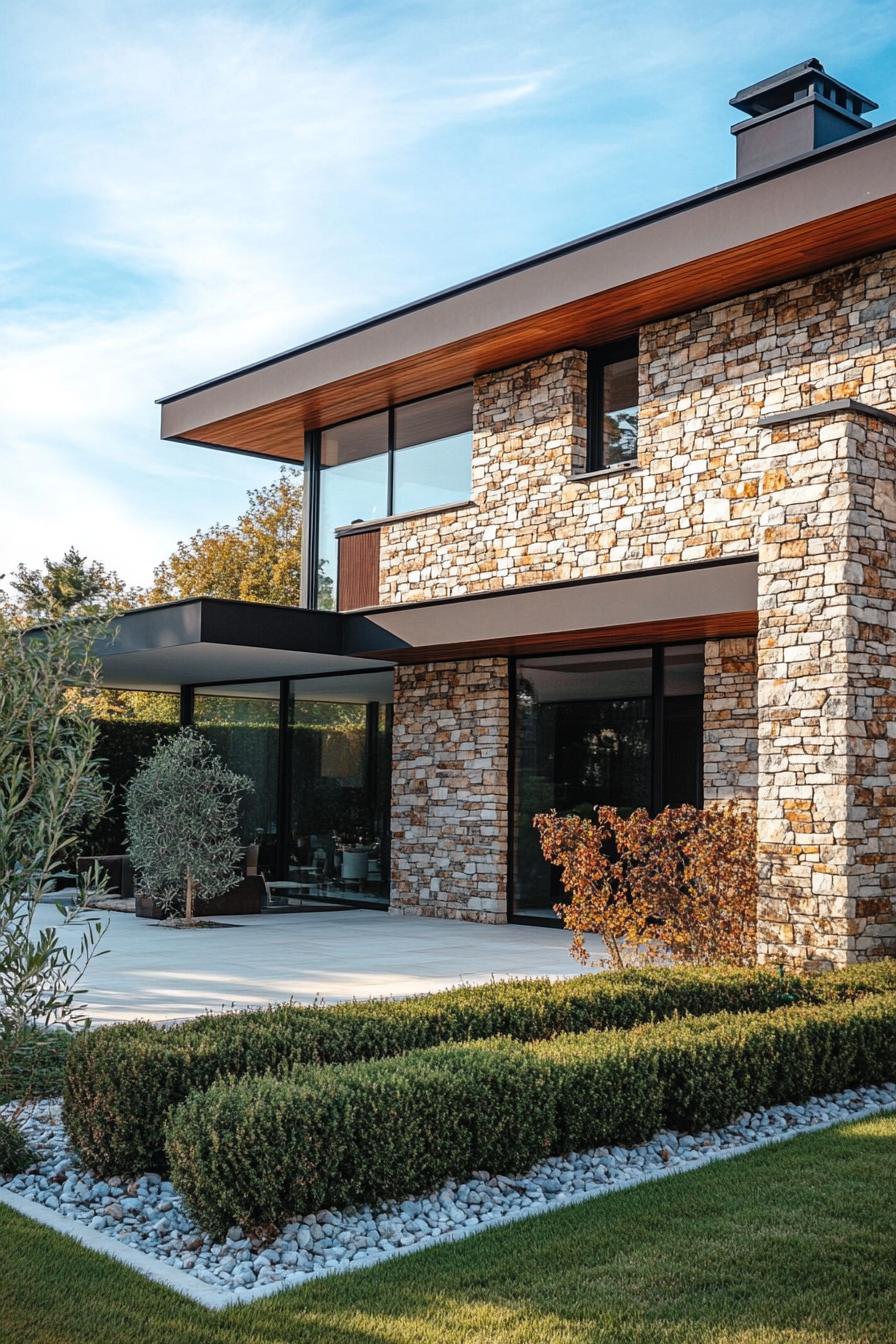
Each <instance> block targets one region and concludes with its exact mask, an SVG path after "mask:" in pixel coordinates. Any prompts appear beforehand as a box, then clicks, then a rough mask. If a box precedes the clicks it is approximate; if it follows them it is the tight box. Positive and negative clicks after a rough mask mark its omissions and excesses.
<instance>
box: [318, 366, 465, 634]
mask: <svg viewBox="0 0 896 1344" xmlns="http://www.w3.org/2000/svg"><path fill="white" fill-rule="evenodd" d="M472 456H473V389H472V387H471V386H467V387H459V388H455V389H454V390H453V391H452V392H442V393H439V394H437V395H436V396H434V397H425V398H423V399H422V400H421V401H412V402H407V403H405V404H404V405H402V406H395V407H391V408H390V409H389V410H387V411H381V412H379V413H378V414H376V415H367V416H364V417H363V418H362V419H360V420H348V421H345V422H344V423H343V424H339V425H332V426H330V428H329V429H324V430H321V433H320V446H319V449H318V453H317V463H318V468H319V480H318V495H317V498H318V519H317V521H318V526H317V538H318V542H317V546H318V554H317V566H316V573H317V606H318V607H323V608H332V607H334V606H335V604H336V594H337V591H338V574H337V569H338V557H339V546H338V539H337V536H336V533H337V530H338V529H339V528H341V527H347V526H348V525H349V524H351V523H358V522H369V521H371V520H373V519H377V518H388V517H390V516H391V515H392V514H401V513H414V512H416V511H417V510H427V509H438V508H441V507H443V506H447V505H449V504H459V503H463V502H465V501H466V500H468V499H469V497H470V488H471V463H472Z"/></svg>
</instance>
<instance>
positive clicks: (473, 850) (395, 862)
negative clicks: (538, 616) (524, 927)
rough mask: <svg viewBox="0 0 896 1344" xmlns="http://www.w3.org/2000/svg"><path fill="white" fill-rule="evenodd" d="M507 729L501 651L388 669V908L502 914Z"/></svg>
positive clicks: (496, 917) (489, 918)
mask: <svg viewBox="0 0 896 1344" xmlns="http://www.w3.org/2000/svg"><path fill="white" fill-rule="evenodd" d="M509 735H510V678H509V668H508V662H507V659H506V658H481V659H467V660H464V661H461V662H454V663H425V664H420V665H417V666H410V667H401V666H400V667H397V668H396V669H395V705H394V721H393V730H392V895H391V905H390V909H391V910H392V911H394V912H396V913H399V914H415V915H439V916H442V917H448V918H456V919H470V920H478V921H480V922H482V923H488V924H502V923H504V922H505V920H506V918H507V843H508V826H509V818H508V796H507V795H508V785H507V779H508V751H509Z"/></svg>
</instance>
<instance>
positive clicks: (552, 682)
mask: <svg viewBox="0 0 896 1344" xmlns="http://www.w3.org/2000/svg"><path fill="white" fill-rule="evenodd" d="M702 704H703V647H702V645H687V646H680V647H672V648H667V649H649V648H648V649H627V650H623V651H619V652H612V653H593V654H572V655H567V654H563V655H557V656H551V657H544V658H535V659H528V660H525V661H524V660H520V661H519V662H518V663H517V665H516V738H515V757H514V764H515V770H514V832H513V888H514V889H513V909H514V914H516V915H519V916H524V917H529V918H539V919H555V918H556V916H555V915H554V912H553V907H554V906H555V905H557V904H558V903H559V902H561V901H562V899H563V892H562V889H561V888H560V885H559V882H558V880H557V869H556V868H553V867H551V866H550V865H549V864H547V863H546V862H545V861H544V859H543V858H542V857H541V849H540V846H539V843H538V835H537V833H536V831H535V830H534V828H533V826H532V818H533V816H535V814H536V813H537V812H544V811H547V810H549V809H550V808H556V809H557V811H558V812H560V813H564V814H572V813H574V814H577V815H579V816H582V817H587V816H589V815H590V813H591V811H592V810H593V808H594V807H596V806H598V805H606V806H611V807H617V808H619V809H620V810H621V811H624V812H631V811H633V810H634V809H635V808H638V807H644V808H647V809H648V810H652V811H658V810H659V809H660V808H662V807H665V806H668V805H675V804H678V803H684V802H691V803H699V802H700V801H701V798H702V741H703V729H702Z"/></svg>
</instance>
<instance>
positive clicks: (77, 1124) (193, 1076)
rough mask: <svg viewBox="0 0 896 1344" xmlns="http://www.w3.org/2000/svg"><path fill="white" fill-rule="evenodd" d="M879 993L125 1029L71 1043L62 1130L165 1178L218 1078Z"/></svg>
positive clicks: (627, 987) (768, 979) (537, 989)
mask: <svg viewBox="0 0 896 1344" xmlns="http://www.w3.org/2000/svg"><path fill="white" fill-rule="evenodd" d="M887 989H891V990H896V964H885V963H879V964H876V965H873V966H855V967H850V968H848V969H847V970H843V971H835V972H831V973H830V974H828V975H825V976H816V977H808V976H797V975H787V976H782V975H779V974H778V972H777V971H775V970H773V969H765V970H761V969H760V970H745V969H738V968H709V969H703V968H700V969H695V968H675V969H665V968H651V969H645V970H630V971H621V972H601V973H599V974H594V975H580V976H574V977H572V978H571V979H568V980H561V981H550V980H528V981H525V980H505V981H496V982H494V983H492V984H489V985H480V986H476V987H470V988H463V989H452V990H445V991H443V992H441V993H438V994H426V995H421V996H419V997H416V998H410V999H402V1000H399V1001H394V1000H374V1001H369V1002H365V1003H343V1004H336V1005H333V1006H331V1007H317V1006H314V1007H299V1006H297V1005H294V1004H287V1005H281V1006H279V1007H276V1008H272V1009H266V1010H264V1011H261V1012H242V1013H230V1014H222V1015H217V1016H213V1017H211V1016H210V1017H202V1018H196V1019H194V1020H193V1021H191V1022H188V1023H185V1024H184V1025H182V1026H179V1027H175V1028H172V1029H169V1030H161V1029H159V1028H158V1027H154V1026H153V1025H152V1024H150V1023H146V1022H138V1023H128V1024H124V1025H121V1026H115V1027H103V1028H100V1029H99V1030H97V1031H91V1032H85V1033H82V1034H81V1035H79V1036H78V1037H76V1038H75V1039H74V1040H73V1042H72V1045H71V1048H70V1051H69V1058H68V1065H67V1068H66V1080H65V1089H64V1098H65V1120H66V1125H67V1126H68V1131H69V1134H70V1135H71V1138H72V1141H73V1143H74V1145H75V1148H76V1149H77V1150H78V1152H79V1153H80V1155H81V1157H82V1159H83V1160H84V1162H85V1164H86V1165H87V1166H89V1167H92V1168H93V1169H94V1170H96V1171H99V1172H103V1173H106V1174H113V1173H114V1174H118V1175H130V1174H134V1173H137V1172H141V1171H146V1170H150V1171H163V1170H164V1169H165V1152H164V1126H165V1118H166V1116H167V1114H168V1113H169V1111H170V1110H171V1109H172V1108H173V1107H174V1106H177V1105H178V1104H179V1103H180V1102H182V1101H183V1100H184V1099H185V1098H186V1097H187V1096H188V1095H189V1094H190V1093H191V1092H194V1091H197V1090H200V1091H201V1090H204V1089H206V1088H208V1087H210V1086H211V1085H212V1083H214V1082H215V1080H216V1079H218V1078H222V1077H244V1076H247V1075H257V1074H264V1073H277V1072H278V1071H283V1070H288V1069H291V1068H292V1067H294V1066H295V1065H297V1064H331V1063H335V1064H343V1063H352V1062H355V1061H360V1060H366V1059H381V1058H386V1057H390V1056H393V1055H400V1054H404V1053H407V1052H408V1051H411V1050H417V1049H422V1048H428V1047H430V1046H434V1045H438V1044H440V1043H443V1042H462V1041H472V1040H481V1039H485V1038H488V1037H491V1036H509V1037H512V1038H513V1039H515V1040H520V1041H528V1040H537V1039H543V1038H549V1037H553V1036H556V1035H559V1034H561V1033H564V1032H583V1031H590V1030H594V1029H600V1030H609V1029H613V1028H626V1027H632V1026H636V1025H638V1024H639V1023H643V1022H651V1021H657V1020H660V1019H664V1018H668V1017H674V1016H676V1015H680V1014H706V1013H717V1012H723V1011H733V1012H750V1011H767V1010H769V1009H774V1008H778V1007H780V1006H781V1005H782V1004H786V1003H792V1002H818V1001H820V1000H823V999H825V998H827V997H832V998H835V999H836V998H850V997H853V996H855V995H859V994H864V993H870V992H881V991H884V990H887Z"/></svg>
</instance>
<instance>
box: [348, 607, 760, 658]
mask: <svg viewBox="0 0 896 1344" xmlns="http://www.w3.org/2000/svg"><path fill="white" fill-rule="evenodd" d="M758 628H759V618H758V616H757V614H756V612H755V611H731V612H724V613H722V614H718V615H711V616H689V617H683V618H680V619H677V620H670V621H641V622H637V623H634V624H630V625H615V626H603V627H602V628H601V629H599V630H564V631H561V632H558V633H553V634H547V633H544V632H542V633H541V634H538V635H519V636H514V637H511V638H504V639H497V640H487V639H478V640H471V641H470V642H469V643H454V644H430V645H427V646H426V647H417V648H405V649H395V648H390V649H382V650H367V649H365V651H364V657H365V658H383V659H387V660H388V661H389V662H392V663H421V662H428V661H440V660H442V661H446V660H450V659H454V658H470V657H482V656H487V655H510V654H513V655H516V656H519V655H521V654H542V653H577V652H579V651H584V650H587V649H613V648H616V649H621V648H635V647H637V646H638V645H640V644H668V643H675V642H681V641H688V640H691V639H693V640H700V639H724V638H727V637H729V636H735V635H736V636H743V635H755V634H756V633H757V630H758Z"/></svg>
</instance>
